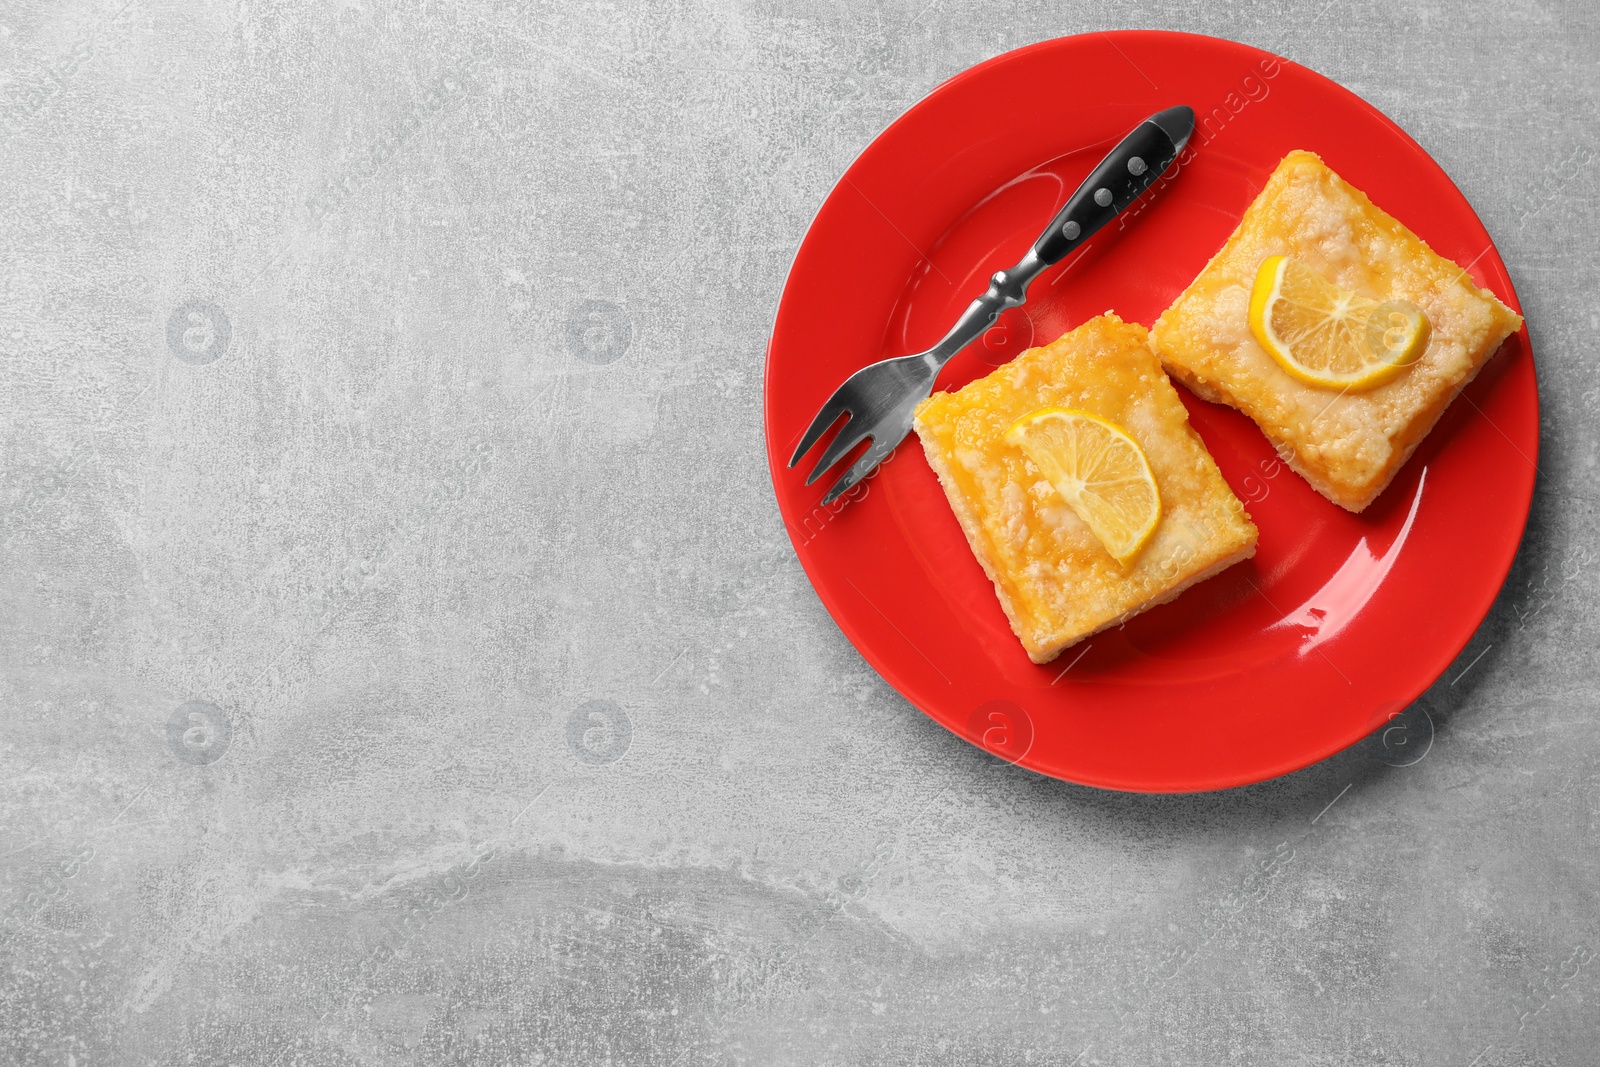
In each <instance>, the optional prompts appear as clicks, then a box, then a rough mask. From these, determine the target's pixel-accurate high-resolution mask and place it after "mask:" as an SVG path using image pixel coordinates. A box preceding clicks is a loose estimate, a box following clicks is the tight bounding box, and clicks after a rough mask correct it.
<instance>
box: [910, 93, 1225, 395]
mask: <svg viewBox="0 0 1600 1067" xmlns="http://www.w3.org/2000/svg"><path fill="white" fill-rule="evenodd" d="M1193 132H1194V112H1193V111H1192V110H1191V109H1189V108H1187V107H1183V106H1181V105H1180V106H1178V107H1169V108H1167V109H1166V110H1165V111H1158V112H1156V113H1155V114H1154V115H1151V116H1150V117H1149V118H1147V119H1145V120H1144V121H1143V122H1141V123H1139V125H1137V126H1135V127H1134V128H1133V132H1132V133H1130V134H1128V136H1126V137H1124V138H1123V139H1122V140H1121V142H1120V143H1118V145H1117V147H1115V148H1113V149H1112V150H1111V154H1110V155H1108V156H1106V158H1105V159H1102V160H1101V161H1100V164H1099V166H1097V167H1095V168H1094V170H1093V172H1091V173H1090V175H1089V177H1088V178H1087V179H1085V180H1084V183H1083V184H1082V185H1080V186H1078V189H1077V191H1076V192H1074V193H1073V194H1072V195H1071V196H1069V197H1068V198H1067V203H1066V205H1065V206H1064V207H1063V208H1062V209H1061V210H1060V211H1058V212H1056V217H1055V218H1053V219H1051V220H1050V225H1049V226H1048V227H1047V228H1046V229H1045V231H1044V233H1042V234H1040V235H1039V239H1038V240H1037V241H1035V242H1033V247H1032V248H1030V249H1028V254H1027V255H1025V256H1023V257H1022V261H1021V262H1020V263H1018V264H1017V265H1016V266H1014V267H1012V268H1010V269H1009V270H1003V271H999V272H997V273H996V274H995V275H994V277H993V278H991V279H989V288H988V291H986V292H985V293H984V294H983V295H982V296H980V297H978V299H976V300H974V301H973V302H972V303H971V304H969V305H968V306H967V310H966V311H964V312H962V313H961V317H960V318H959V319H957V320H956V324H955V325H954V326H952V327H951V328H950V332H949V333H947V334H945V335H944V339H943V340H942V341H940V342H939V343H938V344H937V345H934V346H933V348H931V349H929V350H928V352H927V353H926V354H925V355H926V358H927V359H928V360H929V362H930V363H931V364H932V365H933V367H934V369H935V371H936V372H937V370H938V368H940V367H942V366H944V364H945V363H946V362H948V361H949V360H950V359H951V358H953V357H954V356H955V354H956V353H957V352H960V351H961V350H962V349H963V348H965V347H966V346H967V345H969V344H971V343H972V342H973V341H975V340H977V339H978V337H980V336H981V335H982V334H983V332H984V331H985V330H987V329H988V328H989V327H990V326H993V325H994V323H995V321H996V320H997V319H999V317H1000V314H1001V312H1003V311H1005V310H1006V309H1008V308H1014V307H1017V306H1019V305H1020V304H1022V303H1024V302H1025V301H1026V300H1027V296H1028V286H1029V285H1032V284H1033V280H1034V279H1035V278H1037V277H1038V276H1039V275H1040V274H1041V273H1043V271H1044V270H1045V269H1046V268H1047V267H1049V266H1050V265H1051V264H1054V263H1059V262H1061V260H1062V259H1063V258H1064V257H1065V256H1066V254H1067V253H1068V252H1071V251H1072V250H1073V249H1074V248H1077V247H1078V246H1079V245H1081V244H1083V242H1085V241H1087V240H1088V239H1089V237H1090V236H1091V235H1092V234H1093V233H1094V232H1095V231H1096V230H1098V229H1100V228H1101V227H1102V226H1104V225H1105V224H1106V223H1108V222H1110V221H1111V220H1112V219H1114V218H1116V217H1117V215H1119V214H1120V213H1121V212H1122V211H1124V210H1125V209H1126V208H1127V207H1128V206H1129V205H1130V204H1132V203H1133V202H1134V201H1135V200H1137V199H1139V194H1140V193H1142V192H1144V191H1145V190H1146V189H1148V188H1150V186H1151V184H1153V183H1154V182H1155V180H1156V179H1157V178H1159V177H1161V175H1163V174H1165V173H1166V171H1167V168H1169V167H1171V166H1172V164H1173V162H1174V161H1176V160H1177V158H1178V155H1179V153H1181V152H1182V151H1183V148H1184V146H1185V145H1186V144H1188V142H1189V136H1190V134H1192V133H1193Z"/></svg>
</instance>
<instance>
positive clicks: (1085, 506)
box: [1005, 408, 1161, 566]
mask: <svg viewBox="0 0 1600 1067" xmlns="http://www.w3.org/2000/svg"><path fill="white" fill-rule="evenodd" d="M1005 439H1006V444H1009V445H1013V446H1015V447H1017V448H1020V449H1022V451H1023V453H1024V454H1025V455H1026V456H1027V457H1028V458H1029V459H1031V460H1032V461H1033V465H1034V466H1035V467H1038V468H1039V471H1040V473H1042V474H1043V475H1044V476H1045V478H1046V479H1047V480H1048V481H1049V482H1050V484H1051V485H1052V486H1054V487H1055V490H1056V492H1057V493H1060V494H1061V497H1062V499H1064V500H1065V501H1066V502H1067V505H1068V506H1069V507H1071V508H1072V510H1073V512H1074V513H1075V514H1076V515H1077V516H1078V518H1080V519H1082V520H1083V521H1084V524H1085V525H1087V526H1088V527H1089V529H1090V531H1091V532H1092V533H1093V534H1094V535H1095V537H1097V538H1099V540H1100V543H1101V544H1102V545H1104V546H1105V548H1106V551H1107V552H1109V553H1111V555H1112V556H1114V557H1115V558H1116V560H1117V562H1118V563H1121V564H1123V565H1124V566H1126V565H1127V564H1128V563H1129V562H1130V561H1131V560H1132V559H1133V558H1134V557H1135V556H1137V555H1138V554H1139V550H1140V549H1141V548H1143V547H1144V543H1145V542H1146V541H1148V540H1149V539H1150V535H1151V534H1152V533H1154V532H1155V528H1156V524H1157V523H1159V522H1160V521H1161V494H1160V493H1158V492H1157V491H1156V479H1155V475H1154V474H1152V473H1151V472H1150V461H1149V460H1148V459H1146V458H1145V454H1144V449H1142V448H1140V447H1139V443H1138V442H1137V441H1135V440H1134V439H1133V438H1132V437H1129V436H1128V432H1127V431H1126V430H1124V429H1123V428H1122V427H1120V426H1118V425H1116V424H1115V423H1111V422H1107V421H1106V420H1105V419H1102V418H1100V417H1099V416H1097V415H1091V414H1089V413H1088V412H1086V411H1072V410H1069V409H1067V408H1040V409H1038V410H1037V411H1030V412H1029V413H1028V414H1026V415H1024V416H1022V417H1021V418H1020V419H1018V420H1017V421H1016V422H1014V423H1012V424H1011V428H1010V429H1008V430H1007V431H1006V436H1005Z"/></svg>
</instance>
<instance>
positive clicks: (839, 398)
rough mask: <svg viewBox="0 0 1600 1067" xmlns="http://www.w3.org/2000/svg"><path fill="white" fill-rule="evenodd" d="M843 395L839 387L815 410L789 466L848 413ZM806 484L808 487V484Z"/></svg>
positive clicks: (842, 387)
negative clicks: (815, 412)
mask: <svg viewBox="0 0 1600 1067" xmlns="http://www.w3.org/2000/svg"><path fill="white" fill-rule="evenodd" d="M843 394H844V386H842V385H841V386H840V387H839V388H837V389H835V390H834V391H833V395H832V396H830V397H828V399H827V400H825V401H823V402H822V407H821V408H819V409H817V416H816V418H814V419H812V420H811V426H810V427H809V428H807V430H806V433H805V436H804V437H802V438H800V444H799V445H798V446H797V447H796V448H795V450H794V455H793V456H792V457H790V459H789V466H791V467H792V466H794V465H795V464H796V463H799V462H800V457H801V456H803V455H805V454H806V453H807V452H809V451H811V446H812V445H814V444H816V443H817V442H818V441H820V440H821V439H822V435H823V434H824V433H826V432H827V430H828V427H829V426H832V425H833V424H834V421H835V420H836V419H838V418H839V416H840V415H841V414H845V413H847V412H848V411H849V406H848V405H847V404H845V402H844V400H843ZM806 484H808V485H809V484H810V483H809V482H808V483H806Z"/></svg>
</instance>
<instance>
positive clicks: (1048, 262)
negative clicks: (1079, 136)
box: [789, 106, 1194, 504]
mask: <svg viewBox="0 0 1600 1067" xmlns="http://www.w3.org/2000/svg"><path fill="white" fill-rule="evenodd" d="M1193 133H1194V111H1193V110H1191V109H1190V108H1187V107H1183V106H1179V107H1171V108H1167V109H1166V110H1165V111H1158V112H1156V113H1155V114H1154V115H1151V116H1150V117H1149V118H1147V119H1145V120H1144V121H1143V122H1141V123H1139V125H1138V126H1135V127H1134V129H1133V132H1132V133H1130V134H1128V135H1127V136H1126V137H1124V138H1123V139H1122V140H1121V141H1120V142H1119V143H1118V144H1117V147H1115V148H1113V149H1112V150H1111V153H1110V155H1108V156H1106V157H1105V159H1103V160H1101V161H1100V163H1099V165H1097V166H1096V167H1095V168H1094V170H1093V171H1092V172H1091V173H1090V174H1089V177H1088V178H1086V179H1084V182H1083V184H1082V185H1080V186H1078V189H1077V191H1076V192H1074V193H1073V194H1072V195H1071V196H1069V197H1068V198H1067V202H1066V204H1065V205H1064V206H1063V207H1062V208H1061V210H1060V211H1058V212H1056V216H1055V218H1053V219H1051V220H1050V225H1049V226H1047V227H1045V231H1044V233H1042V234H1040V235H1039V239H1038V240H1036V241H1035V242H1034V243H1033V247H1032V248H1030V249H1028V254H1027V255H1025V256H1023V257H1022V260H1021V261H1020V262H1018V263H1017V265H1016V266H1014V267H1012V268H1010V269H1009V270H1002V271H999V272H997V273H996V274H995V275H994V277H993V278H991V279H989V288H988V290H987V291H986V292H985V293H984V294H983V295H982V296H980V297H978V299H976V300H974V301H973V302H972V303H971V304H970V305H969V306H968V307H967V310H966V311H964V312H962V313H961V317H960V318H959V319H957V320H956V324H955V325H954V326H953V327H951V329H950V332H949V333H947V334H945V335H944V338H943V339H942V340H941V341H939V343H938V344H936V345H934V346H933V347H932V348H930V349H928V350H927V351H926V352H919V353H917V354H916V355H911V356H896V357H894V358H893V359H885V360H881V361H879V362H877V363H872V364H869V365H867V366H865V367H862V368H861V369H860V370H858V371H856V372H855V373H854V374H852V375H851V376H850V377H849V378H846V379H845V382H844V384H843V385H841V386H839V388H838V389H836V390H835V391H834V394H833V395H832V396H830V397H829V398H828V399H827V401H826V402H825V403H824V404H823V405H822V408H821V410H819V411H818V412H817V415H816V418H814V419H812V420H811V426H810V427H809V428H808V429H807V430H806V432H805V435H804V436H803V437H801V438H800V444H799V445H798V446H797V447H796V448H795V450H794V456H793V458H791V459H790V460H789V466H790V467H793V466H794V465H795V464H796V463H798V462H800V457H801V456H803V455H805V454H806V453H807V452H809V451H810V450H811V448H812V446H813V445H815V444H816V443H817V442H818V441H820V440H821V439H822V435H823V434H824V433H826V432H827V430H828V428H829V427H830V426H832V425H833V424H834V423H835V422H837V421H838V420H839V417H840V416H841V415H843V416H844V418H845V421H844V424H843V425H842V426H841V427H840V428H839V432H838V433H837V434H836V435H835V436H834V438H833V440H832V441H831V442H830V443H829V444H828V447H827V448H826V449H824V450H823V453H822V457H821V458H820V459H818V460H817V465H816V466H815V467H813V468H811V475H810V476H809V477H808V478H806V484H807V485H810V484H811V483H812V482H814V481H816V480H817V479H818V478H820V477H822V474H823V472H824V471H826V470H827V469H828V468H830V467H832V466H833V465H834V464H836V463H838V462H839V460H841V459H843V458H844V457H845V455H846V454H847V453H849V452H850V450H851V449H853V448H855V447H856V446H857V445H859V444H860V443H861V442H862V441H864V440H868V439H870V441H871V443H870V444H869V445H868V446H867V450H866V451H865V452H863V453H862V454H861V457H860V458H859V459H857V460H856V461H855V462H854V463H852V464H851V465H850V468H849V469H848V470H847V471H845V472H844V474H843V475H842V476H841V477H840V478H839V480H838V481H836V482H834V483H833V488H831V489H829V490H828V494H827V495H826V496H824V497H823V498H822V502H823V504H831V503H833V502H834V501H835V500H837V499H838V498H839V497H840V496H842V495H844V494H845V493H847V492H849V491H850V490H851V488H853V487H854V486H855V485H856V483H857V482H859V481H861V479H862V478H865V477H866V476H867V475H868V474H869V473H871V471H872V469H873V468H874V467H876V466H877V465H878V464H879V463H882V462H883V461H884V460H885V459H886V458H887V457H888V456H889V453H891V452H893V451H894V449H895V446H896V445H898V444H899V443H900V442H901V441H902V440H904V439H905V436H906V434H908V433H910V432H911V414H912V410H913V409H914V408H915V407H916V406H917V404H918V403H920V402H921V401H922V400H923V399H925V398H926V397H927V396H928V395H929V394H930V393H932V392H933V384H934V382H935V380H936V379H937V378H938V377H939V371H940V370H941V369H942V368H943V367H944V365H945V364H946V363H948V362H950V360H951V359H952V358H953V357H954V356H955V354H956V353H957V352H960V351H961V350H962V349H963V348H966V347H967V345H969V344H971V343H972V342H973V341H974V340H976V339H977V338H978V337H980V336H981V335H982V334H983V333H984V331H986V330H987V329H988V328H989V327H990V326H992V325H994V322H995V320H996V319H998V318H999V317H1000V313H1001V312H1003V311H1005V310H1007V309H1009V308H1014V307H1019V306H1020V305H1021V304H1022V303H1023V302H1024V301H1025V300H1026V299H1027V291H1028V286H1029V285H1030V284H1032V282H1033V280H1034V279H1035V278H1037V277H1038V276H1039V275H1040V274H1042V273H1043V272H1044V270H1045V269H1046V268H1047V267H1050V266H1053V265H1054V264H1056V263H1059V262H1061V260H1062V259H1064V258H1066V256H1067V254H1068V253H1069V252H1071V251H1073V249H1075V248H1078V247H1079V246H1080V245H1082V244H1083V243H1084V242H1085V241H1087V240H1088V239H1089V238H1090V237H1091V236H1093V235H1094V233H1095V232H1096V231H1098V230H1099V229H1100V228H1101V227H1103V226H1104V225H1105V224H1106V223H1108V222H1110V221H1111V220H1112V219H1114V218H1116V217H1117V216H1118V215H1120V214H1121V213H1122V212H1123V211H1124V210H1126V209H1127V208H1128V206H1129V205H1131V204H1132V203H1133V202H1134V201H1135V200H1137V199H1138V198H1139V194H1141V193H1143V192H1144V191H1145V190H1146V189H1148V188H1149V187H1150V185H1151V183H1153V182H1154V181H1155V180H1156V179H1157V178H1159V177H1161V175H1163V174H1165V173H1166V171H1167V169H1168V168H1169V167H1171V166H1172V164H1173V163H1174V162H1175V161H1176V160H1177V158H1178V155H1179V153H1181V152H1182V151H1183V148H1184V146H1185V145H1186V144H1188V143H1189V137H1190V135H1191V134H1193Z"/></svg>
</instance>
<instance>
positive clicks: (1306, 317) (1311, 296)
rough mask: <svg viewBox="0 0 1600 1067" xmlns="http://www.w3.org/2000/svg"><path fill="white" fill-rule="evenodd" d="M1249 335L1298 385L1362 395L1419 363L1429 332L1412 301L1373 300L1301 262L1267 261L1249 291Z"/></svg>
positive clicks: (1270, 258)
mask: <svg viewBox="0 0 1600 1067" xmlns="http://www.w3.org/2000/svg"><path fill="white" fill-rule="evenodd" d="M1250 332H1251V333H1253V334H1255V337H1256V340H1257V341H1259V342H1261V347H1262V348H1264V349H1266V350H1267V354H1268V355H1270V356H1272V358H1273V359H1275V360H1277V361H1278V364H1279V365H1280V366H1282V367H1283V369H1284V370H1286V371H1288V372H1289V373H1290V374H1292V375H1294V376H1295V377H1296V378H1298V379H1300V380H1301V381H1302V382H1306V383H1308V384H1310V385H1320V386H1324V387H1326V388H1329V389H1347V390H1361V389H1372V388H1376V387H1377V386H1380V385H1382V384H1383V383H1384V382H1387V381H1391V380H1392V379H1393V378H1394V377H1395V376H1396V375H1398V374H1399V373H1400V372H1401V371H1403V370H1405V369H1406V368H1407V367H1409V366H1410V365H1411V364H1413V363H1415V362H1416V361H1417V360H1418V359H1420V358H1421V357H1422V353H1423V351H1424V350H1425V349H1426V348H1427V347H1428V337H1429V335H1430V334H1431V333H1432V328H1431V327H1430V326H1429V324H1428V316H1427V315H1425V314H1423V312H1422V309H1421V308H1419V307H1417V306H1416V305H1415V304H1411V303H1408V302H1406V301H1403V300H1385V301H1381V302H1380V301H1377V300H1372V299H1369V298H1367V297H1364V296H1362V295H1360V294H1359V293H1352V292H1350V291H1348V290H1346V289H1341V288H1339V287H1338V286H1337V285H1334V284H1333V283H1332V282H1331V281H1329V280H1328V279H1327V278H1325V277H1323V276H1322V275H1321V274H1319V273H1317V271H1315V270H1313V269H1312V268H1311V267H1309V266H1307V265H1306V264H1304V263H1301V262H1300V261H1299V260H1296V259H1291V258H1289V257H1288V256H1268V257H1267V258H1266V259H1264V260H1262V261H1261V268H1260V270H1258V271H1257V272H1256V284H1255V288H1254V289H1253V290H1251V293H1250Z"/></svg>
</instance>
